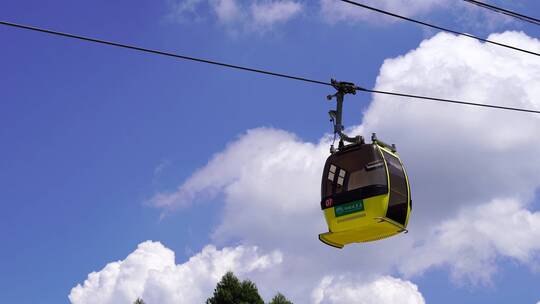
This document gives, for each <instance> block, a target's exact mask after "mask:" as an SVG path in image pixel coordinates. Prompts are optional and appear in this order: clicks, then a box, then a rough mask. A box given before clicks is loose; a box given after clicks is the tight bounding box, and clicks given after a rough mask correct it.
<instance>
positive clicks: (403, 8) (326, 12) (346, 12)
mask: <svg viewBox="0 0 540 304" xmlns="http://www.w3.org/2000/svg"><path fill="white" fill-rule="evenodd" d="M359 2H360V3H362V4H365V5H368V6H372V7H374V8H378V9H381V10H386V11H389V12H392V13H395V14H400V15H405V16H409V17H411V16H414V15H418V14H423V13H427V12H429V11H431V10H434V9H436V8H440V7H445V6H446V4H447V3H448V1H447V0H386V1H380V0H363V1H359ZM320 5H321V14H322V15H323V17H324V18H325V19H326V20H327V21H329V22H331V23H334V22H338V21H345V22H356V21H377V22H380V21H381V20H388V21H395V20H396V19H390V18H393V17H384V16H383V15H381V14H380V13H377V12H374V11H371V10H367V9H365V8H361V7H356V6H353V5H351V4H349V3H345V2H342V1H335V0H320ZM385 18H386V19H385Z"/></svg>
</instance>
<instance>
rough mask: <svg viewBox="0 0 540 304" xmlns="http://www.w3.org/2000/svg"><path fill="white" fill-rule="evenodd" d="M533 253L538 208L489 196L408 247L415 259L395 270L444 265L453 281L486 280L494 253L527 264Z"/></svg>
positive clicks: (539, 239)
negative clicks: (484, 201) (489, 198)
mask: <svg viewBox="0 0 540 304" xmlns="http://www.w3.org/2000/svg"><path fill="white" fill-rule="evenodd" d="M538 253H540V212H534V213H533V212H530V211H528V210H524V209H523V208H522V207H521V205H520V203H519V202H517V201H516V200H512V199H507V200H494V201H493V202H491V203H488V204H485V205H481V206H476V207H473V208H469V209H465V210H462V211H461V212H460V214H459V216H458V217H456V218H453V219H450V220H447V221H445V222H443V223H441V225H439V226H438V227H437V229H435V230H434V231H432V233H431V235H430V236H429V237H428V239H427V240H426V243H425V245H423V246H418V247H417V248H415V249H414V250H413V251H412V255H413V256H415V257H416V259H408V260H405V263H403V264H402V265H401V266H400V269H401V271H402V272H403V273H405V274H409V273H418V272H421V271H423V270H426V269H428V268H430V267H433V266H440V265H444V264H447V265H449V266H450V269H451V271H452V276H453V278H454V279H461V278H463V277H468V278H469V279H470V280H471V281H473V282H477V281H480V282H482V283H489V282H490V276H491V274H492V273H494V272H495V270H496V264H495V263H494V260H495V259H497V257H498V256H501V257H508V258H512V259H514V260H517V261H520V262H522V263H525V264H530V263H534V262H537V258H538Z"/></svg>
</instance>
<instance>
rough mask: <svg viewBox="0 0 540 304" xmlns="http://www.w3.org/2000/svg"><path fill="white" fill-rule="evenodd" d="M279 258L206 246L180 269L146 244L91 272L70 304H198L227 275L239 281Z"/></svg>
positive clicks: (168, 254)
mask: <svg viewBox="0 0 540 304" xmlns="http://www.w3.org/2000/svg"><path fill="white" fill-rule="evenodd" d="M282 258H283V257H282V254H281V253H280V252H279V251H273V252H271V253H269V254H261V253H260V250H259V249H258V248H257V247H254V246H251V247H247V246H238V247H235V248H228V247H227V248H223V249H221V250H217V249H216V248H215V247H214V246H211V245H209V246H206V247H204V248H203V250H202V251H201V252H200V253H198V254H197V255H195V256H193V257H191V258H190V259H189V260H188V261H187V262H185V263H183V264H175V261H174V252H172V251H171V250H170V249H168V248H165V247H164V246H163V245H162V244H161V243H159V242H151V241H147V242H144V243H141V244H139V246H138V247H137V249H136V250H135V251H134V252H132V253H131V254H129V255H128V256H127V257H126V259H124V260H122V261H117V262H112V263H109V264H107V266H105V267H104V268H103V269H102V270H100V271H98V272H92V273H90V274H89V275H88V278H87V279H86V281H85V282H84V283H83V284H82V285H80V284H79V285H77V286H76V287H74V288H73V289H72V290H71V293H70V294H69V300H70V301H71V303H74V304H85V303H99V304H108V303H111V304H123V303H126V304H131V303H133V301H134V300H135V299H136V298H138V297H142V298H143V299H144V300H145V301H147V303H163V304H167V303H202V302H204V300H205V299H206V298H207V297H208V296H210V295H211V294H212V290H213V288H214V287H215V284H216V283H217V282H218V281H219V280H220V279H221V277H222V276H223V275H224V274H225V273H226V272H227V271H229V270H231V271H233V272H234V273H235V274H237V275H239V276H240V277H242V276H244V275H253V274H254V273H256V272H258V271H263V270H265V269H268V268H271V267H274V266H276V265H279V264H280V263H281V261H282Z"/></svg>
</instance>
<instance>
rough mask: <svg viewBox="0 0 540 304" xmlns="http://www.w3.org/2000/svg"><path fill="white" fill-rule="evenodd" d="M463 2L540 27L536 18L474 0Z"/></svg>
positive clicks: (539, 22) (539, 21)
mask: <svg viewBox="0 0 540 304" xmlns="http://www.w3.org/2000/svg"><path fill="white" fill-rule="evenodd" d="M463 1H465V2H469V3H470V4H474V5H477V6H479V7H482V8H485V9H488V10H491V11H494V12H496V13H500V14H504V15H507V16H510V17H514V18H516V19H519V20H522V21H525V22H529V23H532V24H534V25H539V26H540V20H539V19H537V18H534V17H530V16H527V15H523V14H520V13H516V12H513V11H510V10H507V9H504V8H501V7H498V6H495V5H491V4H487V3H484V2H480V1H475V0H463Z"/></svg>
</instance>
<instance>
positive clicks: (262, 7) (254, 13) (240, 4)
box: [171, 0, 304, 33]
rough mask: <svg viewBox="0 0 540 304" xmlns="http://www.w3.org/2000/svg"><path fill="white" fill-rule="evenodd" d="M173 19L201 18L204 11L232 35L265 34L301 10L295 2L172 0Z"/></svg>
mask: <svg viewBox="0 0 540 304" xmlns="http://www.w3.org/2000/svg"><path fill="white" fill-rule="evenodd" d="M171 1H172V2H171V10H172V15H171V16H172V17H174V18H177V19H178V20H179V21H184V20H186V19H189V18H195V17H198V18H200V17H199V16H202V15H204V13H205V10H207V9H208V8H210V11H211V12H212V13H213V14H214V15H215V17H216V19H217V21H218V22H219V23H220V24H221V25H222V26H225V27H226V28H227V29H228V30H230V31H231V32H234V33H238V32H240V31H242V32H249V31H253V30H256V31H263V32H264V31H267V30H269V29H271V28H272V27H273V26H274V25H276V24H280V23H285V22H287V21H289V20H291V19H292V18H294V17H295V16H297V15H298V14H299V13H300V12H301V11H302V10H303V8H304V5H303V4H302V3H301V2H300V1H296V0H253V1H238V0H171Z"/></svg>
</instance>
